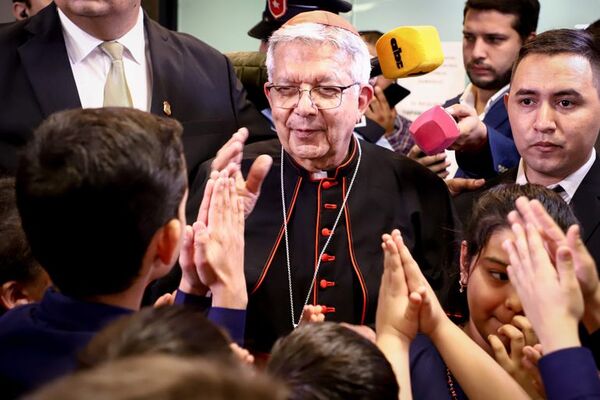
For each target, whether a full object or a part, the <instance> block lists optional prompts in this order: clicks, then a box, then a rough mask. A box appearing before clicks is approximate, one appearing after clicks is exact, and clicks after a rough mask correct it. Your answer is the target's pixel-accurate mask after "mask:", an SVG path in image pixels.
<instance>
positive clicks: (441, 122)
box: [409, 106, 460, 156]
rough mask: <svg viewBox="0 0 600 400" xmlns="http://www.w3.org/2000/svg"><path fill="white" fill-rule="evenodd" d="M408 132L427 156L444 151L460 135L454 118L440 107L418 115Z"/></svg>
mask: <svg viewBox="0 0 600 400" xmlns="http://www.w3.org/2000/svg"><path fill="white" fill-rule="evenodd" d="M409 131H410V134H411V135H412V137H413V139H414V140H415V143H416V144H417V145H418V146H419V147H420V148H421V150H423V152H424V153H425V154H427V155H429V156H430V155H433V154H437V153H440V152H442V151H444V150H446V149H447V148H448V147H450V145H452V143H454V141H455V140H456V139H457V138H458V136H459V135H460V131H459V130H458V125H457V123H456V121H455V120H454V118H453V117H452V116H451V115H450V114H448V113H447V112H446V110H444V109H443V108H442V107H440V106H434V107H432V108H430V109H429V110H427V111H425V112H424V113H423V114H421V115H419V117H418V118H417V119H415V120H414V122H413V123H412V124H411V125H410V128H409Z"/></svg>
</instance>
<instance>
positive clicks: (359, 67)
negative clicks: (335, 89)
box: [267, 22, 371, 84]
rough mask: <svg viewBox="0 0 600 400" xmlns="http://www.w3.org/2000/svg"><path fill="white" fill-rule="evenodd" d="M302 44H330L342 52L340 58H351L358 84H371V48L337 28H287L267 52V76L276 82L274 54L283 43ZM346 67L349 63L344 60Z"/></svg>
mask: <svg viewBox="0 0 600 400" xmlns="http://www.w3.org/2000/svg"><path fill="white" fill-rule="evenodd" d="M290 42H300V43H305V44H329V45H332V46H334V47H335V48H337V49H339V50H340V58H342V57H345V56H347V57H348V58H350V64H349V66H348V72H349V74H350V77H351V78H352V79H353V80H354V82H359V83H363V84H367V83H368V82H369V77H370V73H371V57H370V55H369V50H368V49H367V45H366V44H365V43H364V42H363V40H362V39H361V38H360V37H359V36H357V35H355V34H353V33H352V32H350V31H348V30H346V29H342V28H337V27H333V26H328V25H323V24H317V23H312V22H310V23H308V22H307V23H302V24H298V25H289V26H283V27H282V28H280V29H278V30H277V31H275V32H274V33H273V35H272V36H271V38H270V39H269V48H268V50H267V73H268V76H269V81H271V82H272V78H273V70H274V66H275V61H274V59H273V54H274V52H275V48H276V47H277V45H279V44H280V43H290ZM341 61H342V62H343V63H346V59H342V60H341Z"/></svg>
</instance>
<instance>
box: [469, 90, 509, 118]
mask: <svg viewBox="0 0 600 400" xmlns="http://www.w3.org/2000/svg"><path fill="white" fill-rule="evenodd" d="M508 89H510V85H506V86H504V87H503V88H502V89H500V90H498V91H497V92H496V93H494V95H493V96H492V97H490V99H489V100H488V101H487V103H485V108H484V109H483V112H482V113H481V114H479V119H480V120H482V121H483V119H484V118H485V114H486V113H487V112H488V111H489V110H490V108H492V106H493V105H494V104H496V102H498V101H503V100H502V98H503V97H504V94H505V93H507V92H508ZM458 102H459V103H460V104H467V105H469V106H471V107H473V108H475V87H474V86H473V84H472V83H469V84H468V85H467V87H466V88H465V91H464V92H463V94H462V96H460V98H459V99H458Z"/></svg>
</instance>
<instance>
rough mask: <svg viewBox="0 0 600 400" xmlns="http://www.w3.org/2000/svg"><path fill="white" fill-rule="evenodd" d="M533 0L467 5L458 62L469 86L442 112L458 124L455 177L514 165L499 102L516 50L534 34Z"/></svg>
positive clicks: (485, 174)
mask: <svg viewBox="0 0 600 400" xmlns="http://www.w3.org/2000/svg"><path fill="white" fill-rule="evenodd" d="M539 11H540V5H539V2H538V0H508V1H507V0H468V1H467V2H466V4H465V8H464V22H463V61H464V64H465V69H466V71H467V75H468V76H469V80H470V81H471V83H470V84H469V86H467V88H466V89H465V91H464V92H463V93H461V94H460V95H458V96H456V97H455V98H453V99H450V100H448V101H447V102H446V103H445V104H444V107H449V108H448V111H449V112H450V114H452V115H453V116H454V117H455V118H456V119H457V121H458V127H459V129H460V133H461V135H460V137H459V138H458V140H457V141H456V142H455V143H454V145H453V146H452V147H451V148H452V149H453V150H456V159H457V162H458V166H459V170H458V172H457V174H456V176H458V177H469V178H491V177H493V176H496V175H497V174H498V173H501V172H504V171H506V170H507V169H509V168H512V167H514V166H516V165H517V163H518V161H519V154H518V153H517V150H516V148H515V145H514V142H513V138H512V133H511V129H510V124H509V122H508V116H507V114H506V108H505V107H504V104H503V102H502V97H503V96H504V94H505V93H506V92H507V91H508V84H509V81H510V72H511V67H512V64H513V61H514V60H515V58H516V56H517V53H518V51H519V48H520V47H521V46H522V45H523V43H525V42H526V41H527V40H528V39H530V38H531V37H533V36H534V35H535V30H536V28H537V22H538V15H539Z"/></svg>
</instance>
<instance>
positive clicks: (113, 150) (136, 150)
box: [16, 108, 187, 298]
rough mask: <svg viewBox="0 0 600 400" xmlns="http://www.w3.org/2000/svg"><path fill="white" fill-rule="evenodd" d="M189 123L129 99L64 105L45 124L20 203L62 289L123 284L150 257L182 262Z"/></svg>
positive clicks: (24, 175)
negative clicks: (127, 104)
mask: <svg viewBox="0 0 600 400" xmlns="http://www.w3.org/2000/svg"><path fill="white" fill-rule="evenodd" d="M181 132H182V128H181V125H180V124H179V123H177V122H176V121H174V120H168V119H164V118H160V117H156V116H153V115H151V114H148V113H145V112H142V111H138V110H135V109H125V108H105V109H83V110H81V109H78V110H69V111H64V112H59V113H56V114H53V115H52V116H50V117H49V118H48V119H47V120H46V121H44V122H43V123H42V124H41V125H40V127H39V128H38V129H37V130H36V132H35V134H34V137H33V139H32V140H31V142H30V143H29V144H28V146H27V147H26V149H25V151H24V153H23V154H22V156H21V159H20V164H19V168H18V172H17V183H16V189H17V204H18V207H19V212H20V213H21V218H22V222H23V229H24V231H25V233H26V234H27V238H28V240H29V243H30V246H31V249H32V251H33V254H34V256H35V258H36V259H37V260H38V261H39V262H40V264H41V265H42V266H43V267H44V268H45V269H46V271H47V272H48V274H49V275H50V277H51V279H52V281H53V283H54V284H55V285H56V286H57V288H58V289H59V290H60V291H61V292H63V293H64V294H66V295H69V296H72V297H78V298H86V297H92V296H97V295H107V294H114V293H119V292H122V291H124V290H126V289H128V288H129V287H130V286H131V285H132V284H133V282H134V281H135V280H136V279H137V278H138V277H139V276H140V273H141V270H142V266H143V265H145V264H144V261H148V260H147V258H151V260H150V261H152V262H153V263H155V264H156V263H158V264H160V263H163V264H164V265H165V268H163V269H164V270H165V271H164V272H163V273H166V272H167V271H168V268H167V267H166V266H167V265H168V267H170V266H171V265H172V264H173V263H174V262H175V260H176V257H177V252H178V250H179V242H180V240H179V238H180V236H181V235H182V232H183V228H184V224H185V218H184V213H183V203H184V200H185V195H186V191H187V178H186V172H185V161H184V158H183V148H182V144H181V140H180V136H181ZM157 235H158V236H157ZM178 235H179V236H178ZM151 243H152V246H154V247H155V248H156V252H154V254H148V252H147V250H148V248H149V246H150V245H151ZM155 260H159V261H160V262H159V261H155ZM146 264H147V263H146ZM169 264H170V265H169ZM161 267H162V265H161ZM155 270H156V269H155ZM153 271H154V270H153ZM149 277H150V278H152V277H154V276H149Z"/></svg>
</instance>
